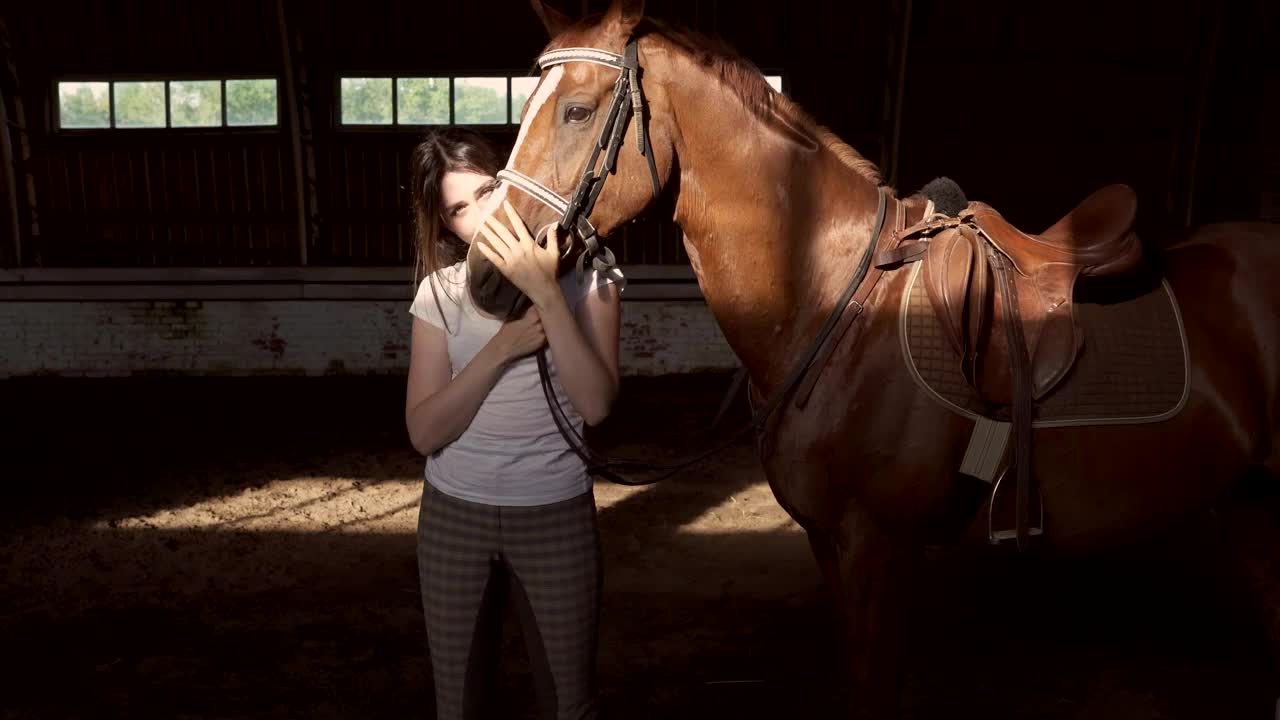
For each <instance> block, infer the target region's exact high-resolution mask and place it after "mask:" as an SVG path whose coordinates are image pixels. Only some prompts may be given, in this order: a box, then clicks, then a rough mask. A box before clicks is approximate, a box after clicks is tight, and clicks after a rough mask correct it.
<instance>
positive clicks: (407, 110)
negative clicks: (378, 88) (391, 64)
mask: <svg viewBox="0 0 1280 720" xmlns="http://www.w3.org/2000/svg"><path fill="white" fill-rule="evenodd" d="M396 117H398V118H399V119H400V122H401V123H404V124H406V125H448V124H449V78H447V77H443V78H439V77H435V78H397V79H396Z"/></svg>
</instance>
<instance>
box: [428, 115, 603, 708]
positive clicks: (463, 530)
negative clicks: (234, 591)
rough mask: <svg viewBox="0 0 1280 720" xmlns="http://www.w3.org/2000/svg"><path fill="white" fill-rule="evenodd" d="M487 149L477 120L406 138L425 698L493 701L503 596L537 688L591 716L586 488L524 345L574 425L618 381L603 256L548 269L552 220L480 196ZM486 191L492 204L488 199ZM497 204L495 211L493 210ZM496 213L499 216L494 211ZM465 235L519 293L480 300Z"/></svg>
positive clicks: (590, 548) (592, 418)
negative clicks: (593, 267) (500, 305)
mask: <svg viewBox="0 0 1280 720" xmlns="http://www.w3.org/2000/svg"><path fill="white" fill-rule="evenodd" d="M500 167H501V164H500V163H499V161H498V156H497V154H496V153H495V152H494V150H493V148H492V147H491V146H490V145H489V144H488V143H487V142H486V141H485V140H484V138H483V137H481V136H479V135H477V134H475V133H472V132H469V131H466V130H462V129H458V128H449V129H443V130H439V131H435V132H433V133H432V134H430V135H429V136H428V137H427V138H426V139H425V140H424V141H423V142H422V143H421V144H420V145H419V146H418V147H417V148H416V149H415V150H414V153H413V168H412V172H413V188H412V191H413V208H414V215H415V221H416V234H417V246H418V254H419V261H418V263H417V267H418V278H420V283H419V285H418V291H417V295H416V297H415V298H414V301H413V304H412V305H411V307H410V312H411V313H412V314H413V316H414V320H413V341H412V350H411V353H412V355H411V360H410V368H409V382H408V390H407V394H406V398H405V423H406V425H407V426H408V430H409V437H410V439H411V440H412V442H413V446H414V447H415V448H417V449H418V451H419V452H421V453H422V454H423V455H426V456H427V461H426V483H425V486H424V490H423V496H422V505H421V508H420V511H419V516H418V571H419V576H420V580H421V583H422V598H423V609H424V611H425V614H426V621H427V642H428V645H429V649H430V655H431V666H432V671H433V675H434V677H435V689H436V707H437V716H438V717H439V718H440V719H441V720H454V719H455V718H472V717H476V718H478V717H495V713H494V711H493V709H492V708H488V707H485V706H484V702H485V701H487V700H488V699H489V698H492V696H493V693H492V692H491V689H492V686H493V680H494V676H495V675H496V661H497V655H498V650H499V640H500V637H501V622H502V619H503V614H504V611H505V600H506V598H507V597H510V598H511V599H512V600H514V601H515V604H516V607H517V610H518V612H519V617H520V621H521V629H522V631H523V634H524V637H525V641H526V644H527V646H528V649H529V658H530V662H531V665H532V667H533V675H534V683H535V687H536V688H537V692H538V697H539V702H540V704H542V705H543V706H544V711H545V712H546V713H547V714H548V715H552V716H554V717H556V718H575V719H576V718H593V717H596V707H595V662H596V643H597V626H598V616H599V602H600V587H601V570H602V568H601V556H600V545H599V534H598V531H597V527H596V507H595V496H594V494H593V492H592V486H591V481H590V478H589V477H588V475H587V473H586V467H585V465H584V464H583V462H582V460H581V459H580V458H579V457H578V456H577V455H576V454H574V452H573V451H572V450H571V449H570V448H569V446H568V444H567V443H566V442H565V441H564V439H563V437H562V436H561V435H560V433H559V431H558V430H557V428H556V424H555V422H554V420H553V418H552V415H551V412H550V409H549V408H548V407H547V404H546V398H545V396H544V394H543V391H542V385H541V382H540V378H539V374H538V365H537V359H536V357H535V356H534V354H533V353H535V352H536V351H537V350H539V349H540V348H542V347H543V346H544V345H548V346H549V348H550V349H549V353H548V355H549V357H548V360H549V364H550V367H551V374H552V378H553V383H554V388H555V391H556V394H557V396H559V397H562V398H565V397H567V398H568V400H569V402H568V403H563V405H564V409H565V412H566V413H567V415H568V416H569V419H570V421H571V422H572V423H573V425H574V426H575V429H577V430H579V431H581V429H582V425H583V424H584V423H586V424H596V423H598V422H600V421H601V420H603V419H604V418H605V417H606V416H607V415H608V413H609V410H610V408H611V407H612V404H613V401H614V398H615V397H616V396H617V393H618V326H619V307H618V303H619V299H618V298H619V295H620V293H621V291H622V289H623V287H624V286H625V280H624V279H623V278H622V276H621V274H619V273H616V272H614V273H611V274H609V275H598V274H592V275H588V276H587V277H586V278H584V281H583V282H581V283H579V282H577V281H576V273H567V274H566V275H565V276H563V277H559V278H558V277H557V276H556V267H557V265H558V255H559V253H558V243H559V240H558V238H557V237H556V236H555V235H554V234H551V235H550V236H549V238H548V241H547V247H545V248H542V247H539V246H537V245H536V244H535V243H534V242H533V241H532V239H531V238H530V237H529V232H528V230H527V228H526V227H525V225H524V223H523V221H521V220H520V218H519V217H518V216H517V215H516V214H515V212H514V211H513V210H512V209H511V206H510V205H509V204H506V203H497V202H495V198H494V195H495V193H494V188H495V186H496V182H495V180H494V176H495V175H496V174H497V172H498V170H499V168H500ZM495 205H501V207H494V206H495ZM500 218H502V219H505V220H506V223H504V222H502V220H500ZM508 224H509V225H510V227H508ZM482 238H483V239H485V240H487V241H488V246H486V245H485V244H481V245H479V246H477V250H480V251H482V252H484V254H485V256H486V257H488V258H489V260H490V261H491V262H493V264H494V265H495V266H496V267H497V269H498V270H499V271H500V272H502V273H503V275H504V276H505V277H506V278H507V279H508V280H510V281H511V282H512V283H513V284H515V285H516V286H517V287H518V288H519V289H520V290H521V291H523V292H524V293H525V295H527V296H528V297H529V299H530V300H531V301H532V307H530V309H529V310H528V311H527V312H526V313H525V315H524V316H523V317H521V318H519V319H514V320H510V321H508V322H504V321H503V320H501V319H499V318H495V317H492V316H489V315H487V314H485V313H484V312H483V311H481V310H480V309H479V308H477V307H476V305H475V304H474V302H472V300H471V297H470V293H469V292H468V291H467V287H466V274H467V264H466V262H465V257H466V252H467V249H468V247H469V244H470V243H471V242H473V241H478V240H481V239H482Z"/></svg>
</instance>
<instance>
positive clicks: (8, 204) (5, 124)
mask: <svg viewBox="0 0 1280 720" xmlns="http://www.w3.org/2000/svg"><path fill="white" fill-rule="evenodd" d="M8 106H9V104H8V103H7V102H5V97H4V93H3V92H0V163H3V164H4V174H3V176H0V185H2V186H3V190H4V200H5V218H6V219H7V220H8V222H7V223H5V225H6V226H8V228H9V237H10V238H12V241H13V260H12V262H11V263H9V264H10V265H11V266H12V267H21V266H22V224H21V222H20V221H19V220H18V177H17V173H15V172H14V165H15V164H16V160H15V158H14V156H13V141H12V140H11V139H10V135H9V134H10V132H12V131H11V130H10V124H9V112H8Z"/></svg>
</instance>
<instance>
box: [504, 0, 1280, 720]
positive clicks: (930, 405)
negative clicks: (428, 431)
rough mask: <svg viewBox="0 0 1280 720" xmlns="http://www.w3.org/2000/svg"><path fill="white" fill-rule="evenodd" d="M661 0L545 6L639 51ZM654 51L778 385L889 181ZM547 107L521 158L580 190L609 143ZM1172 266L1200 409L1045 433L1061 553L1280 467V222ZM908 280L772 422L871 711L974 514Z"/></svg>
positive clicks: (674, 42) (589, 89)
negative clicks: (913, 614) (590, 156)
mask: <svg viewBox="0 0 1280 720" xmlns="http://www.w3.org/2000/svg"><path fill="white" fill-rule="evenodd" d="M538 5H539V4H538V3H536V2H535V7H538ZM642 5H643V3H635V2H615V3H614V7H613V8H611V9H610V11H609V13H608V14H607V15H606V16H605V18H604V20H603V21H602V22H601V23H599V24H598V25H592V26H585V25H584V26H578V27H574V28H573V29H571V30H567V31H565V32H563V33H559V34H558V35H557V32H556V31H558V30H560V29H562V28H560V27H558V23H562V22H563V21H562V19H560V18H557V17H555V14H554V13H552V12H550V11H548V10H547V9H545V8H541V9H540V14H542V15H543V16H544V22H546V23H547V25H548V29H550V30H552V31H553V36H555V37H556V40H555V42H553V47H601V48H606V49H609V50H612V51H613V52H618V49H619V48H620V47H621V44H622V42H625V38H626V36H627V35H629V34H630V32H631V31H632V30H634V29H635V28H636V22H637V21H638V20H639V17H638V14H639V8H637V6H641V7H642ZM641 27H642V28H643V26H641ZM640 54H641V65H642V66H643V68H644V89H645V93H646V95H647V97H648V101H649V106H650V108H651V112H652V120H651V123H652V127H653V130H652V133H653V145H654V147H655V149H656V157H657V161H658V162H657V165H658V168H659V172H660V173H661V175H662V176H663V177H664V178H665V181H664V182H665V184H666V185H668V186H669V185H672V184H678V196H677V201H676V221H677V222H678V223H679V224H680V226H681V228H682V229H683V231H684V233H685V243H686V247H687V249H688V253H689V256H690V258H691V261H692V264H693V267H694V270H695V272H696V274H697V277H698V282H699V284H700V286H701V288H702V291H703V294H704V296H705V298H706V302H707V304H708V306H709V307H710V309H711V311H712V313H713V314H714V315H715V318H716V320H717V322H718V323H719V325H720V327H721V328H722V330H723V332H724V335H725V338H726V339H727V341H728V342H729V344H730V346H731V347H732V348H733V350H734V352H735V353H736V354H737V355H738V357H739V358H740V359H741V360H742V362H743V364H744V366H745V367H746V369H747V371H748V373H749V376H750V378H751V383H752V386H753V397H754V398H755V399H756V400H758V399H760V398H762V397H768V396H770V395H771V394H772V393H773V392H774V391H775V390H777V389H778V388H779V387H780V385H781V384H782V380H783V377H784V375H785V374H786V373H787V371H788V370H789V369H790V367H791V365H792V364H793V363H794V362H795V361H796V360H797V359H798V358H799V357H800V356H801V354H802V353H803V352H804V351H805V349H806V347H807V345H808V344H809V343H810V341H811V339H812V338H813V336H814V334H815V333H816V332H817V329H818V326H819V324H820V323H821V322H822V320H823V318H824V317H825V316H826V315H827V313H828V312H829V311H830V310H831V308H832V306H833V304H834V303H835V302H836V299H837V297H838V296H839V294H840V291H841V289H842V288H843V287H844V286H845V284H846V283H847V282H848V281H849V278H850V277H851V275H852V272H853V268H854V267H855V265H856V264H857V260H858V258H859V257H860V256H861V254H862V252H863V250H864V249H865V248H866V246H867V244H868V243H869V242H871V233H872V226H873V224H874V219H875V215H876V207H877V201H878V196H877V192H878V190H877V185H878V177H877V175H876V172H875V169H874V168H873V167H871V165H870V164H869V163H867V162H866V161H864V160H862V159H861V158H860V157H858V156H857V154H856V153H855V152H853V151H852V150H851V149H850V148H848V147H846V146H844V145H842V144H841V143H839V142H838V141H837V140H836V139H835V138H833V137H831V136H830V134H829V133H827V132H826V131H824V130H823V129H821V128H819V127H817V126H816V125H814V124H813V123H812V122H811V121H810V120H809V119H808V118H807V117H805V116H804V114H803V113H802V112H801V111H799V110H798V109H797V108H794V107H792V106H791V104H790V103H789V102H787V101H786V100H784V99H782V98H781V97H780V96H777V95H774V94H772V93H769V92H768V91H767V90H764V89H763V86H764V84H763V81H762V80H760V81H755V80H754V79H753V78H750V77H749V75H750V70H749V69H744V67H743V66H741V65H738V64H737V63H736V62H735V61H732V60H724V59H722V58H719V59H718V58H714V57H708V56H707V55H706V54H700V53H698V52H695V51H692V50H691V49H690V40H689V39H688V38H686V37H684V36H681V35H678V34H673V33H670V32H667V31H661V32H660V31H655V30H654V29H652V28H649V32H647V33H646V34H643V35H642V36H641V40H640ZM614 77H616V74H610V72H609V71H608V70H607V69H602V68H597V67H594V66H579V67H570V68H569V69H568V70H567V71H566V72H565V73H564V74H563V76H562V77H560V78H559V80H558V82H559V83H560V85H561V87H560V88H559V90H558V91H557V92H558V93H559V94H560V96H561V97H565V96H568V95H569V90H570V89H572V90H574V91H576V92H578V94H579V95H583V94H585V95H587V96H591V97H594V96H595V95H596V94H601V96H603V93H604V92H605V91H607V90H608V86H609V85H610V84H611V82H612V80H613V78H614ZM570 83H572V85H570ZM552 98H553V99H554V96H552ZM547 104H548V105H550V106H555V105H556V103H555V102H548V103H547ZM554 112H555V111H554V110H553V111H552V112H551V114H552V115H554ZM535 114H537V113H536V111H535ZM545 116H546V113H543V114H538V115H537V116H536V117H535V116H533V115H530V116H529V117H526V118H525V119H524V127H523V128H522V136H524V135H525V134H527V136H528V137H527V138H526V139H525V140H524V142H525V149H524V150H523V154H520V155H519V156H517V155H515V154H513V157H512V166H513V167H514V166H519V167H520V169H521V171H522V172H524V173H525V174H526V175H529V176H531V177H539V178H541V179H542V182H544V183H546V184H547V185H548V186H549V187H552V188H556V189H557V191H559V192H561V194H568V192H567V191H568V190H569V189H570V187H571V186H570V185H569V183H572V181H573V180H576V176H577V174H578V173H579V172H580V170H579V168H580V164H581V163H582V160H580V159H578V160H576V162H577V163H578V164H574V158H575V157H579V156H575V155H574V154H573V153H574V152H575V151H574V150H573V148H574V145H575V143H581V144H583V145H586V144H589V142H588V141H587V140H586V136H587V135H588V134H589V133H580V134H579V135H574V132H575V129H574V128H571V127H565V126H562V125H557V123H556V120H557V119H556V118H555V117H550V118H548V117H545ZM535 138H541V141H539V140H535ZM725 138H733V139H734V141H733V142H732V143H726V142H725ZM547 143H550V144H549V145H548V144H547ZM627 150H628V151H630V152H625V153H623V155H622V156H621V157H620V159H619V171H618V177H617V178H616V179H613V180H611V181H610V184H609V185H608V186H607V187H606V188H605V191H604V192H603V194H602V195H601V199H600V207H599V209H598V210H597V211H596V214H595V215H594V216H593V218H592V219H593V222H595V224H596V227H598V228H599V229H600V230H601V232H602V233H605V234H607V233H608V231H609V229H610V228H612V227H616V226H617V225H618V224H620V223H621V222H623V221H625V220H627V219H629V218H630V217H632V216H634V215H635V214H636V212H638V210H639V208H642V207H643V206H644V205H645V204H646V203H647V201H648V197H647V194H648V183H647V182H646V180H645V178H646V176H647V174H648V171H647V170H646V169H645V167H644V164H643V161H642V160H640V159H639V158H638V157H637V156H636V154H635V152H634V150H633V148H630V147H628V148H627ZM516 152H517V153H521V150H520V148H517V151H516ZM583 152H584V153H585V148H584V150H583ZM566 166H567V168H568V169H566ZM509 197H510V199H511V200H512V201H513V203H516V204H517V207H518V208H519V209H520V211H521V213H522V214H523V215H524V216H525V217H526V218H527V219H533V220H535V221H547V220H548V219H549V218H550V216H549V215H548V213H547V212H546V209H545V208H542V207H541V206H539V205H536V204H534V203H532V202H530V201H529V200H528V199H527V198H524V197H521V196H520V195H519V194H518V193H514V192H512V193H510V195H509ZM1070 200H1073V199H1067V200H1064V205H1067V204H1069V202H1070ZM888 202H889V208H888V217H890V218H893V217H895V213H896V212H897V205H898V203H899V202H901V203H903V204H904V207H903V211H904V214H905V215H906V217H907V218H908V221H907V224H910V223H911V222H914V221H915V220H918V219H919V218H920V216H921V214H922V212H923V209H924V205H925V200H924V199H923V198H921V197H909V198H904V199H902V200H898V199H897V198H894V197H890V198H889V201H888ZM1164 266H1165V269H1164V274H1165V277H1166V278H1167V280H1168V281H1169V283H1170V285H1171V287H1172V289H1173V291H1174V293H1175V295H1176V297H1177V299H1178V301H1179V307H1180V309H1181V312H1182V315H1183V321H1184V325H1185V330H1186V336H1187V341H1188V346H1189V348H1190V354H1191V359H1190V362H1191V366H1190V367H1191V376H1190V395H1189V398H1188V400H1187V403H1186V405H1185V407H1184V408H1183V409H1182V410H1181V412H1180V413H1179V414H1178V415H1177V416H1176V417H1174V418H1172V419H1170V420H1167V421H1164V422H1159V423H1152V424H1143V425H1111V426H1094V427H1079V428H1052V429H1051V428H1043V429H1037V430H1036V432H1035V440H1034V448H1035V449H1034V455H1033V457H1034V474H1035V476H1036V478H1037V482H1038V484H1039V487H1040V490H1041V494H1042V497H1043V502H1044V508H1045V522H1046V532H1045V535H1044V536H1043V538H1042V540H1043V546H1044V547H1045V548H1046V549H1048V550H1051V551H1054V552H1064V553H1075V552H1082V551H1093V550H1099V549H1103V548H1106V547H1108V546H1111V545H1114V544H1116V543H1118V542H1124V541H1128V540H1130V539H1136V538H1139V537H1141V536H1143V535H1145V534H1148V533H1150V532H1152V531H1156V530H1159V529H1161V528H1163V527H1167V526H1169V525H1170V524H1171V523H1173V522H1174V521H1176V520H1178V519H1180V518H1183V517H1185V516H1187V515H1190V514H1192V513H1195V512H1197V511H1202V510H1205V509H1207V508H1208V507H1209V506H1210V505H1211V503H1212V502H1213V501H1214V500H1215V499H1216V498H1218V497H1219V496H1220V495H1221V494H1222V493H1223V492H1224V490H1226V489H1227V488H1229V487H1230V486H1231V485H1233V484H1234V483H1235V482H1237V481H1238V480H1239V479H1240V478H1241V477H1242V476H1243V475H1244V474H1245V473H1246V471H1247V470H1248V468H1249V466H1250V465H1257V464H1261V465H1265V466H1266V467H1268V468H1269V469H1270V470H1272V471H1280V446H1278V444H1277V443H1276V442H1275V441H1276V439H1277V422H1278V418H1277V407H1278V403H1280V352H1278V351H1280V312H1277V311H1280V283H1277V282H1275V281H1273V280H1272V278H1276V277H1280V232H1277V228H1276V226H1272V225H1265V224H1224V225H1217V226H1212V227H1205V228H1202V229H1199V230H1197V231H1195V232H1193V233H1191V234H1190V235H1189V236H1188V237H1187V238H1186V239H1185V240H1183V241H1181V242H1179V243H1175V244H1174V245H1172V246H1171V247H1169V248H1168V249H1167V250H1166V258H1165V262H1164ZM907 274H908V273H907V271H906V270H896V271H890V272H888V273H887V274H886V275H884V277H883V279H881V280H880V282H879V284H878V285H877V286H876V287H875V290H874V291H873V293H872V294H871V296H870V298H869V302H868V303H867V310H866V311H865V312H864V313H863V315H862V317H861V318H860V319H859V320H858V321H857V323H856V324H855V325H854V326H853V328H852V329H851V330H850V331H849V332H848V334H847V335H845V336H844V337H843V338H842V339H841V341H840V343H839V345H838V347H837V348H836V349H835V351H834V353H833V354H832V355H831V356H830V359H829V361H828V362H827V363H826V364H825V366H824V367H822V368H821V369H820V372H821V376H820V377H819V379H818V381H817V385H816V386H815V388H814V392H813V394H812V398H811V400H810V401H809V403H808V405H807V406H806V407H805V408H803V409H799V408H796V407H794V406H793V405H791V404H789V403H784V404H783V405H782V406H781V407H780V409H779V411H778V412H777V413H776V414H775V415H774V416H773V417H772V419H771V421H770V422H769V424H768V425H767V427H766V428H765V429H764V431H763V433H762V434H761V436H760V448H761V458H762V462H763V464H764V469H765V472H766V475H767V477H768V479H769V483H770V485H771V487H772V489H773V492H774V494H775V496H776V497H777V499H778V502H779V503H780V504H781V505H782V506H783V507H784V508H785V509H786V511H787V512H788V513H790V514H791V516H792V517H794V518H795V519H796V521H797V522H799V523H800V525H802V526H803V527H804V529H805V530H806V531H807V532H808V535H809V539H810V543H811V546H812V548H813V551H814V555H815V557H816V559H817V561H818V564H819V566H820V567H821V569H822V572H823V575H824V578H825V580H826V581H827V583H828V585H829V586H830V587H831V588H832V589H833V590H834V591H835V592H836V593H837V597H839V598H840V601H841V605H842V607H843V608H844V611H845V613H846V617H845V619H846V620H847V633H848V637H847V640H848V644H847V650H848V651H849V652H850V653H851V655H850V658H851V661H852V673H853V674H852V677H851V682H850V684H849V691H850V694H851V698H850V699H851V701H852V706H853V707H854V711H855V714H858V715H860V716H867V717H890V716H892V715H893V714H894V712H895V711H894V704H895V702H896V696H895V693H894V692H893V690H894V688H895V687H896V684H895V682H893V681H894V679H895V677H896V676H895V673H896V671H897V668H896V663H894V662H893V661H892V659H893V657H894V656H895V655H896V653H897V652H898V648H899V647H900V645H901V643H900V635H899V631H900V624H899V623H898V622H895V619H898V620H900V619H901V617H900V614H901V610H902V609H903V607H904V603H903V602H901V596H900V595H899V592H898V591H900V590H901V589H902V588H903V582H904V581H905V580H906V579H907V578H909V577H910V574H911V573H910V571H911V568H912V564H913V562H914V560H915V558H916V556H917V555H918V552H919V550H920V549H921V548H922V546H923V545H924V542H925V538H926V537H928V536H929V535H930V534H931V531H932V530H934V529H936V527H937V525H938V524H939V523H942V522H943V518H947V517H948V516H950V515H954V510H955V502H956V483H957V474H956V473H957V468H958V467H959V465H960V460H961V457H962V455H963V454H964V451H965V446H966V443H967V442H968V439H969V433H970V430H971V429H972V426H973V423H972V421H971V420H968V419H966V418H964V417H961V416H959V415H956V414H953V413H951V412H950V411H948V410H947V409H945V408H944V407H942V406H941V405H940V404H938V403H937V402H935V401H934V400H933V399H931V398H930V397H928V396H927V395H926V394H925V393H924V392H923V391H921V390H920V389H919V388H918V386H917V385H916V384H915V383H914V382H913V380H912V378H911V376H910V374H909V373H908V370H907V368H906V366H905V364H904V362H903V359H902V356H901V350H900V343H899V338H898V334H899V332H900V330H899V322H898V308H899V304H900V302H901V298H902V294H903V292H904V291H905V289H906V284H907ZM1274 550H1275V551H1280V548H1275V549H1274Z"/></svg>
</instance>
